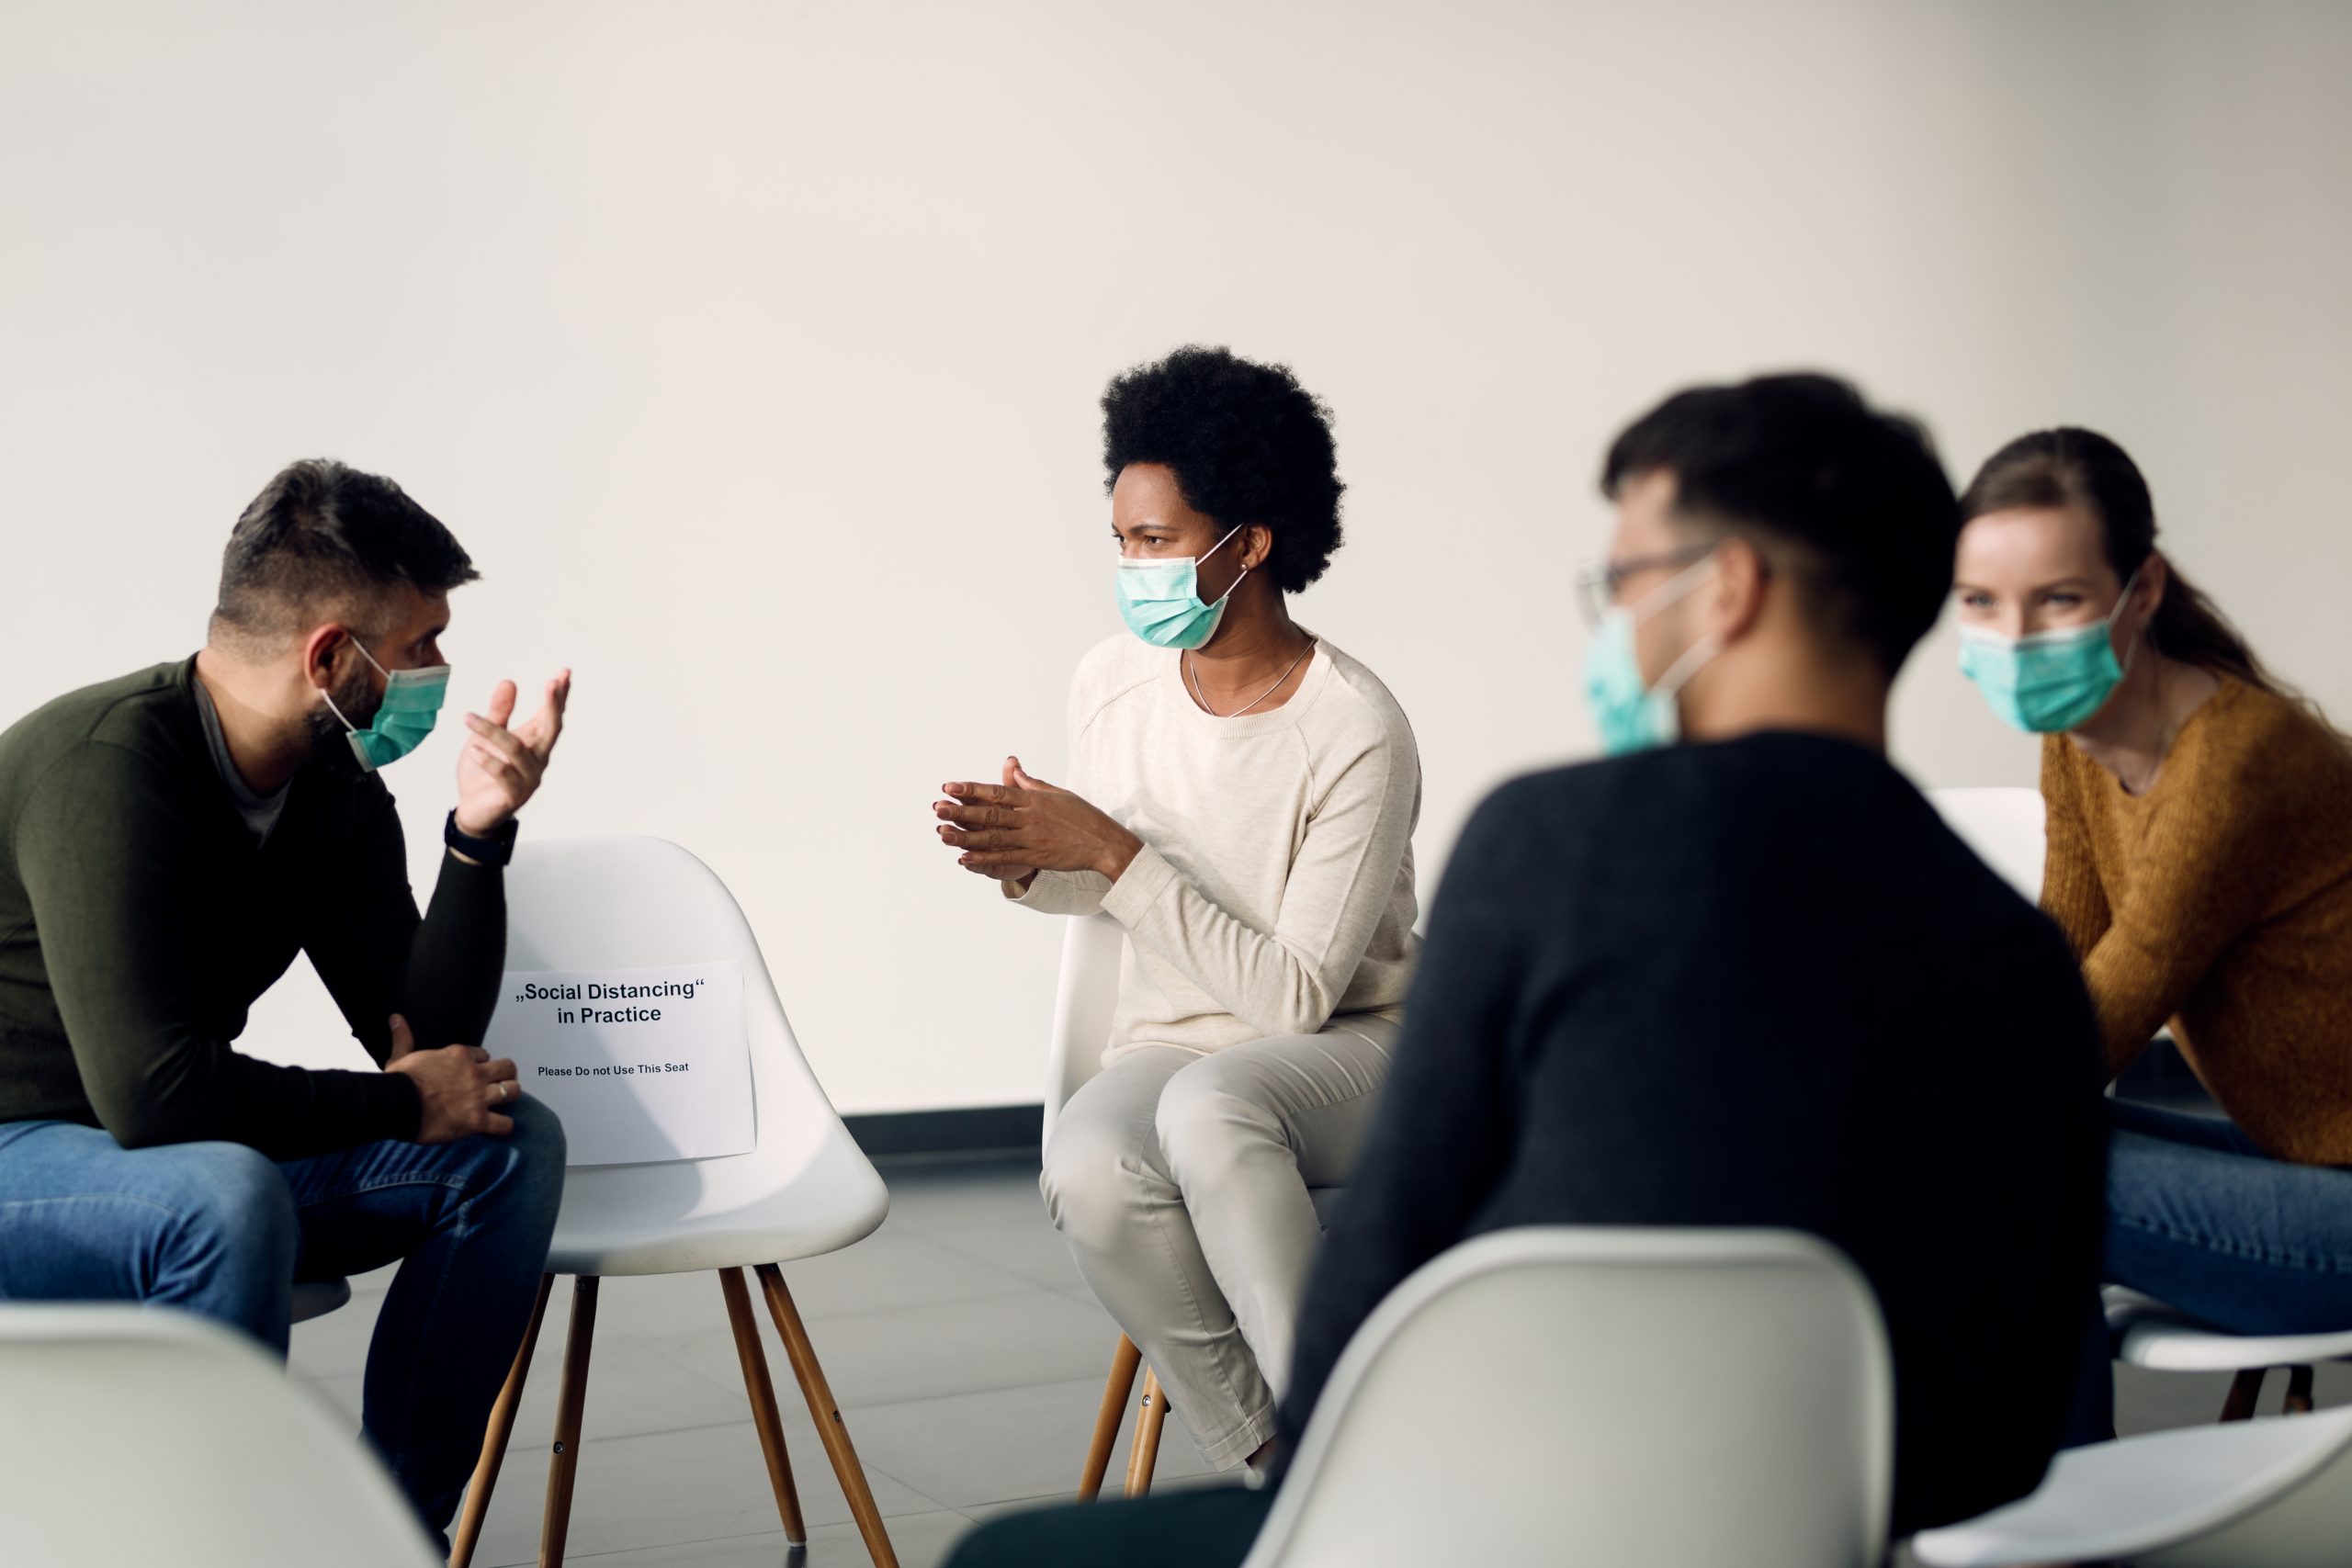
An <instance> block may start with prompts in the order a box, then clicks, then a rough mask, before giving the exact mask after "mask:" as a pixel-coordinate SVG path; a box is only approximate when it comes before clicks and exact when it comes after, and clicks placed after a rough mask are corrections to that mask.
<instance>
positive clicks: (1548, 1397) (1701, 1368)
mask: <svg viewBox="0 0 2352 1568" xmlns="http://www.w3.org/2000/svg"><path fill="white" fill-rule="evenodd" d="M1893 1419H1894V1397H1893V1374H1892V1371H1891V1370H1890V1367H1889V1362H1888V1354H1887V1348H1886V1339H1885V1331H1884V1328H1883V1325H1882V1324H1881V1322H1880V1319H1879V1314H1878V1307H1877V1304H1876V1303H1875V1301H1874V1300H1873V1299H1872V1297H1871V1292H1870V1288H1869V1286H1868V1285H1867V1284H1866V1283H1865V1282H1864V1281H1863V1280H1862V1278H1861V1276H1860V1274H1859V1273H1858V1272H1857V1271H1856V1270H1855V1269H1854V1268H1853V1266H1852V1265H1851V1264H1849V1263H1848V1262H1847V1261H1846V1260H1845V1258H1842V1257H1841V1256H1839V1255H1838V1252H1837V1250H1836V1249H1835V1248H1833V1247H1829V1246H1827V1245H1826V1244H1825V1243H1823V1242H1821V1241H1819V1240H1817V1239H1815V1238H1814V1237H1811V1236H1806V1235H1797V1234H1794V1233H1792V1232H1787V1231H1770V1230H1636V1229H1630V1228H1615V1227H1609V1228H1584V1227H1576V1228H1570V1227H1565V1226H1544V1227H1534V1228H1529V1229H1523V1230H1510V1231H1499V1232H1497V1233H1495V1234H1493V1235H1486V1236H1481V1237H1479V1238H1477V1239H1476V1240H1474V1241H1470V1242H1466V1243H1464V1245H1462V1246H1460V1247H1455V1248H1453V1250H1452V1251H1450V1252H1448V1253H1446V1254H1445V1255H1443V1256H1442V1257H1441V1258H1437V1259H1436V1260H1435V1261H1433V1262H1431V1263H1430V1264H1429V1265H1428V1266H1427V1267H1425V1268H1423V1269H1420V1270H1419V1272H1417V1273H1415V1274H1414V1275H1413V1276H1412V1277H1411V1278H1410V1279H1408V1280H1406V1281H1405V1282H1404V1283H1403V1284H1402V1285H1399V1286H1398V1287H1397V1289H1396V1290H1395V1291H1394V1292H1390V1294H1389V1296H1388V1298H1387V1299H1386V1300H1385V1301H1384V1302H1382V1303H1381V1304H1380V1306H1379V1308H1378V1309H1377V1310H1376V1311H1374V1313H1373V1314H1372V1315H1371V1317H1370V1318H1368V1319H1367V1320H1366V1321H1365V1323H1364V1325H1363V1327H1362V1328H1361V1329H1359V1330H1358V1331H1357V1333H1356V1336H1355V1337H1354V1338H1353V1339H1352V1340H1351V1341H1350V1342H1349V1345H1348V1348H1347V1350H1346V1351H1345V1353H1344V1354H1342V1355H1341V1357H1340V1362H1339V1365H1338V1366H1337V1368H1336V1369H1334V1371H1333V1372H1332V1376H1331V1380H1330V1382H1329V1385H1328V1386H1327V1387H1326V1388H1325V1390H1324V1392H1323V1395H1322V1399H1321V1401H1320V1402H1319V1403H1318V1404H1317V1406H1316V1410H1315V1416H1314V1419H1313V1421H1312V1422H1311V1423H1310V1424H1309V1425H1308V1427H1307V1430H1306V1437H1305V1438H1304V1439H1303V1440H1302V1441H1301V1443H1300V1446H1299V1451H1298V1457H1297V1460H1296V1462H1295V1464H1294V1465H1293V1467H1292V1469H1291V1473H1290V1476H1289V1479H1288V1480H1287V1481H1285V1482H1284V1483H1283V1489H1282V1492H1281V1495H1279V1496H1278V1497H1277V1498H1276V1500H1275V1503H1274V1506H1273V1509H1272V1512H1271V1513H1270V1514H1269V1515H1268V1517H1267V1519H1266V1524H1265V1528H1264V1529H1262V1530H1261V1532H1260V1534H1259V1537H1258V1541H1257V1545H1256V1547H1255V1548H1254V1549H1253V1550H1252V1551H1251V1552H1250V1557H1249V1559H1248V1562H1247V1563H1246V1564H1245V1568H1339V1565H1340V1564H1347V1565H1349V1568H1389V1565H1392V1564H1393V1565H1396V1568H1403V1565H1404V1564H1407V1563H1422V1562H1432V1561H1444V1562H1476V1563H1479V1564H1481V1565H1482V1568H1518V1565H1520V1564H1538V1563H1541V1564H1545V1565H1548V1568H1558V1565H1564V1564H1566V1565H1581V1564H1592V1565H1594V1568H1601V1565H1606V1568H1623V1564H1626V1563H1642V1564H1645V1568H1718V1565H1720V1564H1723V1563H1727V1562H1737V1563H1740V1564H1742V1565H1743V1568H1783V1565H1785V1568H1865V1565H1870V1568H1875V1565H1876V1564H1877V1563H1878V1562H1879V1560H1880V1557H1881V1554H1882V1553H1883V1551H1884V1549H1885V1532H1886V1519H1887V1508H1888V1502H1889V1495H1890V1488H1891V1485H1892V1462H1893V1461H1892V1453H1893V1446H1894V1438H1893Z"/></svg>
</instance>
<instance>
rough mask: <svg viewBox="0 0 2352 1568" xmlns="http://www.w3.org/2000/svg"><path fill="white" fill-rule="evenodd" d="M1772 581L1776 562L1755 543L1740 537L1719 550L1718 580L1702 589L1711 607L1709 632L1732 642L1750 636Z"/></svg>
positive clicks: (1725, 543)
mask: <svg viewBox="0 0 2352 1568" xmlns="http://www.w3.org/2000/svg"><path fill="white" fill-rule="evenodd" d="M1771 579H1772V563H1771V562H1770V560H1769V559H1767V558H1765V555H1764V552H1763V551H1762V550H1759V549H1758V548H1757V547H1756V545H1755V542H1754V541H1753V540H1750V539H1743V538H1741V537H1739V536H1736V535H1734V536H1731V537H1729V538H1726V539H1725V540H1724V542H1723V543H1722V544H1721V545H1719V546H1717V547H1716V548H1715V575H1714V581H1712V582H1710V583H1708V584H1707V585H1706V586H1705V587H1704V588H1702V589H1701V590H1700V591H1699V592H1700V595H1701V597H1702V600H1703V601H1704V603H1705V604H1706V606H1707V619H1708V623H1709V626H1708V629H1709V630H1710V631H1711V632H1713V634H1714V636H1716V637H1719V638H1721V639H1722V640H1723V641H1724V642H1726V643H1729V642H1734V641H1736V640H1737V639H1738V638H1740V637H1745V636H1746V635H1747V631H1748V628H1749V627H1751V626H1755V624H1756V622H1757V620H1758V617H1759V616H1761V615H1763V613H1764V593H1765V589H1766V586H1767V584H1769V583H1770V581H1771Z"/></svg>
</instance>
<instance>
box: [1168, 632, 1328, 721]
mask: <svg viewBox="0 0 2352 1568" xmlns="http://www.w3.org/2000/svg"><path fill="white" fill-rule="evenodd" d="M1314 651H1315V638H1314V637H1313V636H1312V635H1311V634H1310V635H1309V636H1308V637H1307V639H1306V647H1305V648H1302V649H1299V650H1298V657H1297V658H1296V659H1294V660H1291V661H1290V668H1289V669H1286V670H1284V671H1283V672H1282V673H1281V674H1279V675H1277V676H1275V677H1274V683H1273V684H1272V685H1271V686H1269V687H1267V688H1266V689H1265V690H1264V691H1262V692H1261V693H1259V694H1258V695H1257V696H1256V697H1255V698H1254V699H1252V700H1251V701H1250V702H1247V703H1244V704H1242V705H1240V706H1239V707H1238V708H1235V709H1234V710H1233V711H1232V712H1231V713H1219V712H1217V711H1216V709H1215V708H1213V707H1211V706H1209V699H1208V694H1207V693H1205V692H1204V691H1202V690H1201V672H1200V671H1199V669H1198V668H1197V667H1196V665H1195V664H1193V663H1187V664H1186V665H1185V666H1184V675H1185V678H1186V679H1187V680H1189V681H1191V682H1193V701H1194V702H1196V703H1198V704H1200V705H1201V711H1202V712H1203V713H1205V714H1207V715H1208V716H1210V717H1211V718H1239V717H1240V716H1242V715H1243V714H1245V713H1248V712H1249V711H1250V709H1251V708H1254V707H1256V706H1257V705H1259V704H1260V703H1262V702H1264V701H1265V700H1266V699H1267V698H1268V697H1271V696H1272V695H1273V694H1275V693H1276V692H1279V691H1281V690H1282V687H1283V682H1284V681H1287V680H1289V679H1290V677H1291V671H1295V670H1296V669H1297V668H1298V667H1299V666H1300V665H1302V664H1304V663H1306V656H1307V655H1308V654H1310V653H1312V652H1314Z"/></svg>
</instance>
